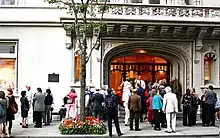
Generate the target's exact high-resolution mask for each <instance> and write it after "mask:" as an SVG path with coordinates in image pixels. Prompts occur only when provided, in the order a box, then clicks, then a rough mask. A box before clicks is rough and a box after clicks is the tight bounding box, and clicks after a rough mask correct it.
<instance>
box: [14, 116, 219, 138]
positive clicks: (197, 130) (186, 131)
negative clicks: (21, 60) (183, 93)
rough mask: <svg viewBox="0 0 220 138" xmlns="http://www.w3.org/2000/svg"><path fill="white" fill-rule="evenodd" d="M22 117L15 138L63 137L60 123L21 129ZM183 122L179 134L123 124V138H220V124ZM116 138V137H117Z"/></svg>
mask: <svg viewBox="0 0 220 138" xmlns="http://www.w3.org/2000/svg"><path fill="white" fill-rule="evenodd" d="M19 120H20V117H19V115H17V116H16V121H15V122H14V127H13V131H12V136H13V137H61V136H62V137H63V135H61V134H60V133H59V130H58V125H59V121H56V120H55V121H53V123H52V124H51V126H43V128H34V125H33V124H31V125H30V127H29V128H26V129H24V128H21V126H20V125H19ZM181 124H182V122H181V121H178V122H177V132H176V133H165V130H166V129H164V128H163V129H162V131H160V132H158V131H154V130H153V128H152V127H151V126H150V125H147V124H146V123H141V124H140V128H141V129H142V131H138V132H135V131H130V130H129V127H126V126H124V125H123V123H121V129H122V132H123V133H124V135H123V137H127V136H132V137H139V136H144V137H204V138H205V137H213V138H214V137H216V138H217V137H219V132H220V129H219V122H218V123H217V124H218V125H217V126H216V127H202V126H201V125H200V123H199V122H198V125H197V126H193V127H183V126H182V125H181ZM113 134H116V132H115V128H113ZM115 136H116V135H115ZM64 137H108V134H105V135H99V136H97V135H86V136H85V135H67V136H64Z"/></svg>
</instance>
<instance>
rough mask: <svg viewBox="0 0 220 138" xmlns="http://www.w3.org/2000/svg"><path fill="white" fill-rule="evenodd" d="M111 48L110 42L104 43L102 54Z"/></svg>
mask: <svg viewBox="0 0 220 138" xmlns="http://www.w3.org/2000/svg"><path fill="white" fill-rule="evenodd" d="M111 48H112V43H111V42H105V43H104V53H106V52H107V51H109V50H110V49H111Z"/></svg>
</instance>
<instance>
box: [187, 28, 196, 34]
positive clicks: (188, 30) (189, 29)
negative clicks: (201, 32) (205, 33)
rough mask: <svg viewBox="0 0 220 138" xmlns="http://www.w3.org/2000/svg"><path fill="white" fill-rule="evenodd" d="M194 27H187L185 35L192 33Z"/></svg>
mask: <svg viewBox="0 0 220 138" xmlns="http://www.w3.org/2000/svg"><path fill="white" fill-rule="evenodd" d="M195 29H196V28H195V27H187V30H186V35H187V36H190V35H192V34H193V33H194V32H195Z"/></svg>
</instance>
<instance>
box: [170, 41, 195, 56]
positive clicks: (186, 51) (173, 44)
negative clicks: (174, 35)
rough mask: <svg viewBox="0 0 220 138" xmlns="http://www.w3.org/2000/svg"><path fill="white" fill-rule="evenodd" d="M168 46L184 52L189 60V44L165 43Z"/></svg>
mask: <svg viewBox="0 0 220 138" xmlns="http://www.w3.org/2000/svg"><path fill="white" fill-rule="evenodd" d="M167 44H169V45H172V46H173V47H176V48H179V49H181V50H183V51H184V53H185V54H186V55H187V56H188V57H189V59H190V58H191V54H190V53H191V49H190V48H191V43H190V42H181V43H179V42H169V43H167Z"/></svg>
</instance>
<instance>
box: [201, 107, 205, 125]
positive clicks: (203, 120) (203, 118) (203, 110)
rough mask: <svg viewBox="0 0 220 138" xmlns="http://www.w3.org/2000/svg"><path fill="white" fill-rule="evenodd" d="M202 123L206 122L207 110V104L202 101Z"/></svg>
mask: <svg viewBox="0 0 220 138" xmlns="http://www.w3.org/2000/svg"><path fill="white" fill-rule="evenodd" d="M201 107H202V108H201V109H202V124H206V111H205V104H204V103H202V106H201Z"/></svg>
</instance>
